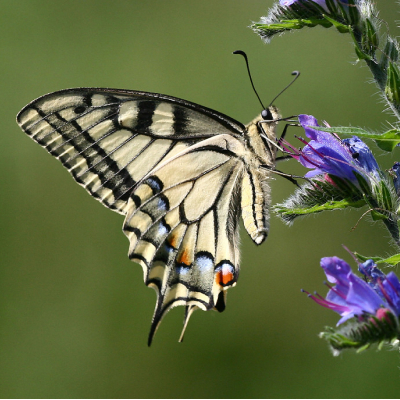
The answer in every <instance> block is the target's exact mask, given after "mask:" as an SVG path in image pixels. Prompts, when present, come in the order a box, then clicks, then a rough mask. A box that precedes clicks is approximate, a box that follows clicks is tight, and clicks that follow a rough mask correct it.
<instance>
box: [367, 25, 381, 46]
mask: <svg viewBox="0 0 400 400" xmlns="http://www.w3.org/2000/svg"><path fill="white" fill-rule="evenodd" d="M366 28H367V32H366V34H367V38H368V44H369V46H370V47H371V51H372V52H373V53H375V50H376V49H377V48H378V46H379V36H378V33H377V31H376V29H375V26H374V25H373V24H372V21H371V20H370V19H369V18H367V19H366Z"/></svg>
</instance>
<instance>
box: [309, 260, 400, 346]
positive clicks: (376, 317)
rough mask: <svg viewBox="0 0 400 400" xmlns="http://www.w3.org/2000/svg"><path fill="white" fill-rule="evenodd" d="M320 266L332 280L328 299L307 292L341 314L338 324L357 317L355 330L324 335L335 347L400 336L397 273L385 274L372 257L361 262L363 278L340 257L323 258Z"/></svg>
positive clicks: (399, 286) (315, 299) (363, 343)
mask: <svg viewBox="0 0 400 400" xmlns="http://www.w3.org/2000/svg"><path fill="white" fill-rule="evenodd" d="M321 267H322V268H323V270H324V272H325V274H326V276H327V278H328V281H329V282H330V284H327V286H328V287H329V292H328V294H327V296H326V298H325V299H324V298H323V297H322V296H320V295H318V294H314V295H312V294H310V293H308V292H306V293H308V295H309V297H310V298H311V299H313V300H314V301H315V302H316V303H318V304H319V305H321V306H323V307H326V308H329V309H331V310H333V311H335V312H337V313H338V314H340V315H341V317H342V318H341V319H340V320H339V322H338V323H337V325H340V324H342V323H344V322H345V321H348V320H349V319H351V318H355V319H356V321H355V324H353V326H352V329H350V330H349V329H347V330H344V331H343V332H340V335H338V333H337V332H334V333H333V331H330V332H324V334H323V335H322V336H323V337H325V338H327V339H328V340H329V341H330V342H331V345H332V346H333V347H334V348H335V349H336V350H341V349H342V348H345V347H355V348H357V347H358V348H359V347H361V346H364V345H366V344H368V345H369V344H371V343H374V342H381V341H390V340H396V339H399V338H400V330H399V318H400V282H399V279H398V277H397V276H396V274H395V273H394V272H389V273H388V274H387V275H385V274H384V273H383V272H382V271H381V270H379V269H378V268H377V266H376V264H375V263H374V262H373V260H367V261H366V262H364V263H362V264H359V271H360V272H361V273H362V274H363V276H364V278H365V280H363V279H361V278H360V277H359V276H357V275H355V274H354V273H353V272H352V270H351V267H350V265H349V264H347V263H346V262H345V261H344V260H342V259H340V258H338V257H325V258H322V260H321ZM331 284H333V285H334V286H331ZM377 331H378V334H377ZM350 342H351V343H352V344H351V345H350V344H349V343H350Z"/></svg>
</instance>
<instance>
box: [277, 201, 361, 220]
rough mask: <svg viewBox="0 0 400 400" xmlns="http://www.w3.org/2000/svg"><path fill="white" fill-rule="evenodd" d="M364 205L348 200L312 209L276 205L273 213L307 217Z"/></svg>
mask: <svg viewBox="0 0 400 400" xmlns="http://www.w3.org/2000/svg"><path fill="white" fill-rule="evenodd" d="M364 205H365V201H364V200H359V201H349V200H346V199H345V200H341V201H329V202H327V203H325V204H320V205H315V206H313V207H293V208H289V207H284V206H283V205H279V204H277V205H276V206H275V211H277V212H278V213H279V214H281V215H282V216H289V215H296V216H300V215H307V214H313V213H318V212H322V211H332V210H339V209H343V208H347V207H355V208H359V207H362V206H364Z"/></svg>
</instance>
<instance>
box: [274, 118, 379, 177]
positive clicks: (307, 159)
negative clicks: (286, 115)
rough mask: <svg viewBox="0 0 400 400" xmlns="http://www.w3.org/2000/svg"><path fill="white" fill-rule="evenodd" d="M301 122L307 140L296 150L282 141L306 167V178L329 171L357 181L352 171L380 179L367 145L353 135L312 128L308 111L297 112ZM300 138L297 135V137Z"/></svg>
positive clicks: (313, 122)
mask: <svg viewBox="0 0 400 400" xmlns="http://www.w3.org/2000/svg"><path fill="white" fill-rule="evenodd" d="M299 121H300V124H301V126H302V127H303V128H304V130H305V134H306V136H307V137H308V138H310V139H311V140H310V141H309V142H308V143H307V142H306V141H304V140H302V141H303V143H305V144H306V145H305V146H304V148H303V149H302V150H301V151H299V150H297V149H295V148H294V147H293V146H291V145H290V144H289V143H287V142H286V141H285V142H283V143H282V144H283V146H284V148H285V150H287V151H291V152H292V156H293V157H294V158H296V159H297V160H298V161H299V162H300V163H301V164H302V165H304V166H305V167H306V168H310V169H312V171H309V172H307V174H306V175H305V177H306V178H313V177H315V176H318V175H325V174H331V175H335V176H337V177H339V178H342V179H348V180H350V181H352V182H353V183H357V178H356V174H355V173H357V174H359V175H362V176H363V177H364V178H365V179H366V180H373V181H376V180H377V179H378V180H380V179H381V178H380V170H379V167H378V164H377V162H376V160H375V158H374V156H373V155H372V153H371V150H370V149H369V148H368V146H367V145H366V144H365V143H364V142H363V141H362V140H361V139H359V138H358V137H357V136H353V137H352V138H350V139H344V140H341V139H340V138H339V137H338V136H337V135H335V134H331V133H328V132H324V131H320V130H316V129H314V128H313V127H318V126H319V125H318V122H317V120H316V118H315V117H313V116H312V115H305V114H301V115H299ZM300 140H301V139H300Z"/></svg>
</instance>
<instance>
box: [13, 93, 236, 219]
mask: <svg viewBox="0 0 400 400" xmlns="http://www.w3.org/2000/svg"><path fill="white" fill-rule="evenodd" d="M17 121H18V123H19V125H20V126H21V128H22V129H23V130H24V131H25V132H26V133H27V134H28V135H30V136H31V137H32V138H33V139H34V140H35V141H36V142H38V143H39V144H40V145H42V146H43V147H45V148H46V149H47V150H48V151H49V152H50V153H51V154H52V155H54V156H55V157H57V158H58V159H59V160H60V161H61V162H62V163H63V164H64V166H65V167H66V168H67V169H68V170H69V171H70V172H71V174H72V175H73V177H74V178H75V180H76V181H77V182H78V183H80V184H81V185H83V186H84V187H85V188H86V190H88V191H89V193H90V194H92V195H93V196H94V197H96V198H97V199H98V200H100V201H101V202H102V203H103V204H104V205H106V206H107V207H110V208H111V209H114V210H115V211H118V212H120V213H122V214H125V212H126V210H125V207H126V204H127V201H128V199H129V196H130V192H131V191H132V189H133V187H134V186H135V184H136V183H137V182H138V181H140V179H141V178H143V176H145V175H146V174H147V173H148V172H149V171H151V169H152V168H154V166H156V165H157V164H158V163H160V162H161V161H162V160H164V159H167V158H168V157H171V155H173V154H176V153H178V152H179V151H181V150H182V149H183V148H185V147H186V146H190V145H192V144H194V143H196V142H197V141H199V140H203V139H205V138H207V137H210V136H213V135H215V134H220V133H228V132H229V133H230V134H232V135H240V134H242V131H243V127H242V126H240V125H239V124H238V123H236V124H235V121H233V120H231V119H229V118H228V117H225V116H223V118H221V117H219V118H218V115H217V114H216V113H214V112H208V109H206V108H203V107H201V108H200V111H198V110H196V108H195V105H193V103H189V102H185V101H183V100H179V99H175V98H173V97H168V96H162V97H161V95H158V94H152V93H143V92H134V91H132V92H129V91H119V90H112V89H98V90H96V89H69V90H64V91H60V92H55V93H51V94H48V95H46V96H43V97H41V98H39V99H37V100H35V101H33V102H32V103H30V104H28V105H27V106H26V107H25V108H24V109H23V110H22V111H21V112H20V113H19V114H18V117H17Z"/></svg>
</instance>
